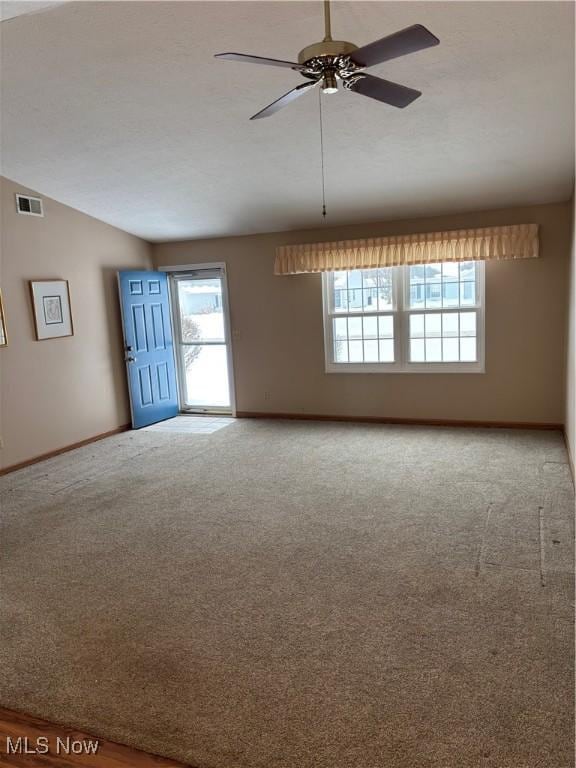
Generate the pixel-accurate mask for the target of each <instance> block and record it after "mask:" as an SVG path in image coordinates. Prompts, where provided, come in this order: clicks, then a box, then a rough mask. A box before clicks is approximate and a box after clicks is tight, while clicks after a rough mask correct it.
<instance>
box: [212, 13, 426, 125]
mask: <svg viewBox="0 0 576 768" xmlns="http://www.w3.org/2000/svg"><path fill="white" fill-rule="evenodd" d="M324 26H325V35H324V40H322V42H320V43H313V44H312V45H308V46H306V48H303V49H302V50H301V51H300V53H299V54H298V62H293V61H281V60H279V59H268V58H265V57H263V56H250V55H248V54H245V53H217V54H216V58H217V59H228V60H229V61H244V62H247V63H249V64H267V65H268V66H272V67H286V68H288V69H293V70H295V71H297V72H300V74H301V75H303V76H304V77H305V78H307V80H308V82H305V83H301V84H300V85H297V86H296V88H293V89H292V90H291V91H288V93H285V94H284V95H283V96H281V97H280V98H279V99H276V101H273V102H272V104H269V105H268V106H267V107H265V108H264V109H262V110H260V112H257V113H256V114H255V115H252V117H251V118H250V119H251V120H259V119H260V118H262V117H269V116H270V115H273V114H274V113H275V112H278V110H280V109H282V108H283V107H285V106H287V105H288V104H290V102H292V101H294V99H297V98H298V97H299V96H302V94H303V93H306V92H307V91H309V90H311V89H312V88H315V87H316V86H317V85H321V87H322V91H323V92H324V93H336V92H337V91H338V80H341V81H342V84H343V86H344V88H346V89H347V90H349V91H354V93H360V94H362V96H368V97H369V98H371V99H376V100H377V101H383V102H384V103H385V104H390V105H392V106H393V107H400V108H404V107H407V106H408V104H411V103H412V102H413V101H414V100H415V99H417V98H418V96H421V95H422V93H421V92H420V91H416V90H414V88H408V87H407V86H405V85H399V84H398V83H393V82H391V81H390V80H384V79H382V78H381V77H374V75H369V74H366V73H365V72H363V70H364V69H366V67H372V66H374V65H375V64H381V63H382V62H383V61H389V60H390V59H396V58H398V57H399V56H405V55H406V54H408V53H415V52H416V51H420V50H422V49H424V48H430V47H431V46H433V45H438V43H439V42H440V40H438V38H437V37H436V36H435V35H433V34H432V33H431V32H429V31H428V30H427V29H426V27H423V26H422V25H421V24H413V25H412V26H411V27H406V29H402V30H400V31H399V32H395V33H394V34H392V35H388V36H387V37H383V38H381V39H380V40H376V41H375V42H373V43H369V44H368V45H364V46H362V48H358V46H357V45H354V44H353V43H349V42H347V41H345V40H332V33H331V25H330V0H324Z"/></svg>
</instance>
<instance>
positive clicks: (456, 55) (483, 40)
mask: <svg viewBox="0 0 576 768" xmlns="http://www.w3.org/2000/svg"><path fill="white" fill-rule="evenodd" d="M15 5H20V6H21V5H23V4H22V3H16V4H15ZM35 5H38V6H40V5H43V3H36V4H35ZM3 6H4V16H5V17H10V16H11V15H12V18H7V20H6V21H4V22H3V23H2V25H1V32H2V54H1V55H2V65H3V66H2V113H1V120H2V125H1V128H2V173H3V174H4V175H5V176H7V177H9V178H11V179H14V180H15V181H17V182H19V183H22V184H23V185H26V186H29V187H32V188H33V189H37V190H39V191H40V192H41V193H43V194H46V195H49V196H51V197H54V198H56V199H57V200H60V201H61V202H63V203H66V204H68V205H71V206H73V207H75V208H78V209H80V210H82V211H85V212H87V213H89V214H91V215H93V216H96V217H97V218H100V219H103V220H104V221H107V222H109V223H111V224H114V225H116V226H118V227H121V228H122V229H125V230H127V231H129V232H133V233H135V234H138V235H140V236H142V237H144V238H146V239H149V240H153V241H159V240H168V239H184V238H190V237H194V238H195V237H209V236H219V235H229V234H242V233H251V232H264V231H273V230H281V229H291V228H304V227H311V226H316V225H317V224H318V222H319V221H320V218H321V217H320V213H321V186H320V150H319V122H318V93H317V92H314V93H312V94H307V95H306V96H303V97H302V98H301V99H299V100H298V101H297V102H295V103H293V104H292V105H291V106H290V107H288V108H287V109H285V110H284V111H282V112H279V113H278V114H277V115H275V116H273V117H271V118H269V119H265V120H260V121H254V122H250V121H249V120H248V118H249V117H250V115H252V114H254V112H256V111H258V109H260V108H261V107H263V106H265V105H266V104H268V103H269V102H271V101H273V100H274V99H275V98H277V97H278V96H280V95H281V94H283V93H284V92H285V91H287V90H289V89H290V88H291V87H294V86H295V85H297V84H298V83H300V82H301V81H302V79H301V76H300V75H299V74H298V73H296V72H293V71H291V70H286V69H276V68H272V67H259V66H253V65H248V64H232V63H229V62H223V61H216V60H215V59H214V58H213V54H214V53H218V52H221V51H241V52H247V53H254V54H260V55H263V56H273V57H277V58H283V59H290V60H294V58H295V57H296V56H297V54H298V51H299V50H300V49H301V48H303V47H304V46H306V45H308V44H310V43H312V42H315V41H317V40H320V39H321V38H322V36H323V22H322V3H321V2H264V1H260V2H236V1H234V2H68V3H64V4H58V5H57V7H54V8H52V9H49V10H47V11H45V12H38V13H31V14H30V13H28V14H24V15H15V14H11V13H10V6H11V3H10V2H5V3H3ZM332 15H333V18H332V26H333V35H334V37H335V38H339V39H345V40H351V41H352V42H354V43H356V44H357V45H363V44H365V43H368V42H370V41H372V40H374V39H376V38H379V37H382V36H384V35H386V34H389V33H391V32H394V31H396V30H398V29H401V28H403V27H406V26H408V25H410V24H413V23H421V24H424V25H425V26H427V27H428V28H429V29H430V30H431V31H432V32H433V33H434V34H435V35H436V36H437V37H439V38H440V40H441V44H440V45H439V46H437V47H436V48H431V49H428V50H425V51H421V52H419V53H417V54H414V55H411V56H407V57H405V58H401V59H396V60H394V61H390V62H388V63H386V64H382V65H379V66H378V67H375V68H374V69H373V70H371V71H372V72H373V74H377V75H380V76H382V77H385V78H387V79H390V80H394V81H396V82H399V83H403V84H405V85H408V86H411V87H415V88H418V89H419V90H421V91H423V96H422V97H421V98H420V99H418V100H417V101H416V102H414V103H413V104H412V105H411V106H409V107H407V108H406V109H404V110H398V109H394V108H392V107H388V106H386V105H384V104H381V103H378V102H376V101H373V100H370V99H367V98H364V97H362V96H359V95H358V94H354V93H349V92H342V91H341V92H339V93H338V94H335V95H331V96H324V97H323V105H324V117H325V129H324V141H325V152H326V159H325V162H326V193H327V205H328V214H329V215H328V220H329V222H330V223H332V224H344V223H351V222H357V221H370V220H381V219H392V218H401V217H402V218H404V217H416V216H420V215H432V214H435V213H444V212H456V211H465V210H471V209H482V208H495V207H505V206H510V205H516V204H530V203H544V202H551V201H557V200H562V199H567V198H568V197H569V196H570V194H571V190H572V184H573V171H574V6H573V4H572V3H570V2H526V3H525V2H335V3H334V8H333V13H332Z"/></svg>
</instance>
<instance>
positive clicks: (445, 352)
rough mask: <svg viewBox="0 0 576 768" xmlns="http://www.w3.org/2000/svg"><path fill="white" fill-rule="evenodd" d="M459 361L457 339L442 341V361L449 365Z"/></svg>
mask: <svg viewBox="0 0 576 768" xmlns="http://www.w3.org/2000/svg"><path fill="white" fill-rule="evenodd" d="M459 359H460V358H459V350H458V339H442V361H443V362H445V363H450V362H458V360H459Z"/></svg>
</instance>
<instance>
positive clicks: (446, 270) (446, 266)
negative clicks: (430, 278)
mask: <svg viewBox="0 0 576 768" xmlns="http://www.w3.org/2000/svg"><path fill="white" fill-rule="evenodd" d="M459 267H460V264H459V262H457V261H444V262H443V263H442V280H444V281H448V280H456V281H458V277H459V274H460V270H459Z"/></svg>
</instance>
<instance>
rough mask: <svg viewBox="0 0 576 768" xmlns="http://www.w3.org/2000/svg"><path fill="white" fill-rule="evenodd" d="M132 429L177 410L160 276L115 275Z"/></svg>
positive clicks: (165, 290)
mask: <svg viewBox="0 0 576 768" xmlns="http://www.w3.org/2000/svg"><path fill="white" fill-rule="evenodd" d="M118 283H119V286H120V305H121V307H122V324H123V327H124V350H125V359H126V369H127V373H128V389H129V392H130V408H131V410H132V426H133V427H134V428H135V429H137V428H138V427H145V426H147V425H148V424H154V423H155V422H157V421H162V420H163V419H170V418H172V417H173V416H176V415H177V414H178V411H179V407H178V391H177V388H176V366H175V363H174V349H173V343H172V326H171V324H170V303H169V301H170V300H169V292H168V278H167V276H166V274H165V273H164V272H118Z"/></svg>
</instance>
